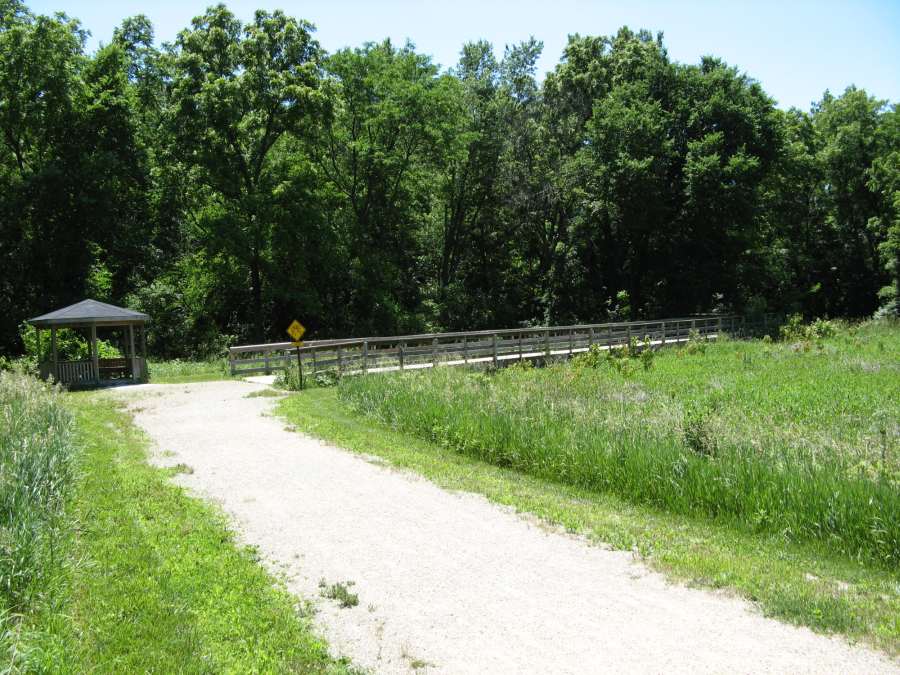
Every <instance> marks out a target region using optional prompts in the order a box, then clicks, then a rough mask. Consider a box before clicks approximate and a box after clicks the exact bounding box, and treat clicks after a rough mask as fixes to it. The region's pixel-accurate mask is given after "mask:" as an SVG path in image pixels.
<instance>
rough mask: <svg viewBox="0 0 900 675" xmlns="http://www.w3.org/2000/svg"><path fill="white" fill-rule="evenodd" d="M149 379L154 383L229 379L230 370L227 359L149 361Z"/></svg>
mask: <svg viewBox="0 0 900 675" xmlns="http://www.w3.org/2000/svg"><path fill="white" fill-rule="evenodd" d="M148 369H149V371H150V381H151V382H153V383H155V384H184V383H186V382H211V381H214V380H230V379H231V371H230V370H229V367H228V359H226V358H220V359H210V360H208V361H183V360H181V359H173V360H171V361H150V363H149V366H148Z"/></svg>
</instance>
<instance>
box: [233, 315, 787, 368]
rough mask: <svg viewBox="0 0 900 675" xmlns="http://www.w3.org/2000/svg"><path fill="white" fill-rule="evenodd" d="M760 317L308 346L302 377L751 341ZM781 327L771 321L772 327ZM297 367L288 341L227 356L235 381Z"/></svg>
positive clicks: (763, 326) (302, 353)
mask: <svg viewBox="0 0 900 675" xmlns="http://www.w3.org/2000/svg"><path fill="white" fill-rule="evenodd" d="M767 323H769V320H768V319H767V318H763V319H762V320H761V321H760V322H759V323H757V324H753V325H750V324H748V323H747V322H746V321H745V320H744V319H743V318H742V317H739V316H734V315H704V316H692V317H685V318H674V319H660V320H656V321H627V322H617V323H598V324H585V325H577V326H556V327H552V328H551V327H534V328H511V329H507V330H482V331H470V332H464V333H427V334H422V335H400V336H392V337H368V338H353V339H339V340H311V341H308V342H304V343H303V347H301V348H300V358H301V360H302V362H303V367H304V372H306V373H308V374H312V375H315V374H316V373H321V372H329V371H330V372H336V373H338V374H340V375H343V374H346V373H371V372H383V371H389V370H405V369H415V368H431V367H435V366H438V365H447V366H456V365H467V364H484V365H494V366H498V365H501V364H502V363H506V362H509V361H521V360H525V359H531V360H535V359H547V358H566V357H568V356H570V355H572V354H577V353H579V352H585V351H587V350H588V349H590V347H591V345H598V346H599V347H600V348H604V349H608V348H610V347H617V346H621V345H626V344H628V343H629V342H630V341H631V338H632V337H635V338H638V339H639V340H643V339H644V338H645V337H647V338H649V339H650V341H651V344H652V345H653V346H655V347H656V346H664V345H667V344H674V343H679V342H685V341H687V340H688V337H689V336H690V335H691V332H692V331H696V333H697V334H698V335H699V336H701V337H705V338H707V339H715V338H716V337H717V336H718V335H721V334H722V333H728V334H732V335H746V334H748V333H751V332H759V331H760V330H762V331H763V332H765V330H766V329H767V328H768V326H767ZM776 324H777V322H774V321H773V322H772V327H773V328H774V326H775V325H776ZM296 362H297V349H296V347H293V346H292V345H291V343H290V342H275V343H269V344H260V345H243V346H239V347H231V348H230V349H229V364H230V366H231V374H232V375H252V374H259V373H265V374H267V375H268V374H271V373H273V372H275V371H279V370H284V369H285V368H286V367H289V366H290V365H293V364H295V363H296Z"/></svg>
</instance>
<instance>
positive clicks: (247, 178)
mask: <svg viewBox="0 0 900 675" xmlns="http://www.w3.org/2000/svg"><path fill="white" fill-rule="evenodd" d="M312 32H313V26H312V25H311V24H309V23H308V22H306V21H302V20H298V19H293V18H290V17H288V16H286V15H285V14H284V13H282V12H280V11H276V12H272V13H268V12H264V11H258V12H256V14H255V16H254V18H253V20H252V21H251V22H250V23H248V24H247V25H242V24H241V22H240V21H239V20H238V19H237V18H236V17H235V16H234V15H233V14H232V13H231V12H230V11H228V10H227V9H226V8H225V6H224V5H218V6H216V7H211V8H210V9H209V10H207V12H206V13H205V14H203V15H202V16H199V17H197V18H195V19H194V20H193V21H192V22H191V28H190V29H189V30H185V31H182V32H181V33H180V34H179V35H178V37H177V39H176V41H175V46H174V50H173V59H174V61H173V81H172V84H171V93H170V100H169V106H170V126H169V131H170V134H171V139H172V144H173V145H172V148H173V151H172V152H173V155H174V156H176V157H177V158H178V160H179V161H180V162H181V163H182V165H183V166H185V167H187V168H188V169H189V170H190V171H191V174H190V175H191V177H192V179H193V180H195V181H197V183H199V185H200V186H202V189H203V190H205V191H206V192H207V194H208V201H207V205H206V206H205V207H204V209H203V211H202V213H200V214H199V215H198V217H197V220H196V224H197V227H198V228H199V232H200V238H201V240H202V242H203V245H204V246H205V247H207V249H208V250H209V251H210V253H211V254H213V255H215V254H217V253H222V254H225V255H227V256H229V257H230V258H232V259H233V260H234V261H236V263H237V264H238V265H239V266H240V267H241V268H243V269H245V270H246V272H247V277H246V279H247V281H246V283H247V286H248V287H249V305H250V315H251V316H252V317H253V330H252V333H253V336H254V337H255V338H256V339H262V338H263V336H264V333H265V316H266V308H265V307H264V306H263V284H264V283H265V276H266V274H267V264H268V262H269V260H270V257H271V233H272V221H273V215H272V208H273V195H274V191H275V189H276V187H277V185H278V183H279V180H280V176H279V175H277V174H276V173H274V172H273V171H272V157H273V151H274V149H275V148H276V146H277V145H278V143H279V142H280V141H281V140H282V139H284V138H285V137H286V136H287V135H292V134H295V135H303V134H305V133H306V132H307V131H308V129H309V128H310V127H311V126H312V125H314V124H315V122H316V120H317V119H318V118H319V117H320V116H321V115H322V114H323V112H324V110H325V108H326V104H327V101H326V99H325V97H324V96H323V95H322V93H321V91H320V60H321V56H322V53H321V49H320V47H319V45H318V43H317V42H316V41H315V40H314V39H313V37H312Z"/></svg>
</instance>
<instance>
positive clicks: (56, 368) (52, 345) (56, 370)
mask: <svg viewBox="0 0 900 675" xmlns="http://www.w3.org/2000/svg"><path fill="white" fill-rule="evenodd" d="M50 349H51V351H52V352H53V370H51V371H50V372H51V373H52V374H53V379H54V380H56V381H57V382H59V358H58V357H57V354H56V326H53V328H51V329H50Z"/></svg>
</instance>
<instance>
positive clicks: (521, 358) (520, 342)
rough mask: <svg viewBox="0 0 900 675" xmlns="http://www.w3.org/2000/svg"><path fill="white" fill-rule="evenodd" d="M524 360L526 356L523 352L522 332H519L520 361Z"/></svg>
mask: <svg viewBox="0 0 900 675" xmlns="http://www.w3.org/2000/svg"><path fill="white" fill-rule="evenodd" d="M524 358H525V354H524V352H523V351H522V333H521V331H520V332H519V361H521V360H523V359H524Z"/></svg>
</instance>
